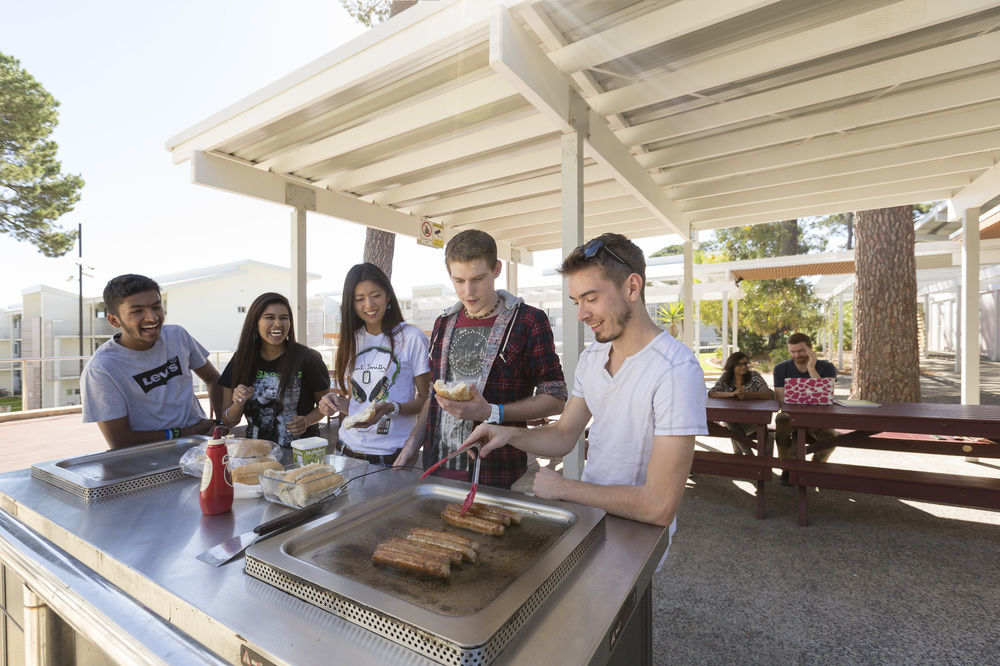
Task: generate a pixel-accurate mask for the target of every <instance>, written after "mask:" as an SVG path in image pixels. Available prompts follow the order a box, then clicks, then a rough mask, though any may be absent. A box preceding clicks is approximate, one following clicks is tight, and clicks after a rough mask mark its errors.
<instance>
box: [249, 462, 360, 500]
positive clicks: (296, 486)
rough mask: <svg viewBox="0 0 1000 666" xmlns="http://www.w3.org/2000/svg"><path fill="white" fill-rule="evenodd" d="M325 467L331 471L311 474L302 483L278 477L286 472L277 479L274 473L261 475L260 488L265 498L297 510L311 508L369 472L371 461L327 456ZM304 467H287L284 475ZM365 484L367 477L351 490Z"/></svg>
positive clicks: (351, 486)
mask: <svg viewBox="0 0 1000 666" xmlns="http://www.w3.org/2000/svg"><path fill="white" fill-rule="evenodd" d="M322 464H325V465H329V466H330V467H331V469H330V470H328V471H327V472H326V473H323V474H319V475H310V476H308V477H306V478H305V480H304V481H303V482H301V483H295V482H293V481H285V480H283V479H281V478H278V476H277V475H280V474H283V472H277V473H276V474H277V475H275V476H271V475H270V474H273V473H274V472H271V471H270V470H269V471H268V472H265V473H264V474H261V475H260V487H261V489H262V490H263V491H264V497H265V499H267V500H269V501H271V502H276V503H278V504H283V505H285V506H290V507H293V508H296V509H297V508H300V507H303V506H309V505H310V504H315V503H316V502H318V501H320V500H322V499H325V498H326V497H329V496H330V495H332V494H333V493H334V491H336V490H337V488H339V487H340V486H342V485H344V483H346V482H347V481H351V480H352V479H354V478H355V477H359V476H361V475H362V474H364V473H366V472H367V471H368V461H367V460H357V459H355V458H347V457H345V456H334V455H328V456H324V457H323V461H322ZM302 467H304V465H298V464H296V465H289V466H287V467H286V468H285V470H284V473H287V472H290V471H292V470H296V469H301V468H302ZM363 483H364V479H363V478H362V479H358V480H357V481H351V484H350V485H349V486H348V487H347V489H350V488H354V487H360V486H361V485H362V484H363Z"/></svg>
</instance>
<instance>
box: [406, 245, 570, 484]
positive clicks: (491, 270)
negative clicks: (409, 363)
mask: <svg viewBox="0 0 1000 666" xmlns="http://www.w3.org/2000/svg"><path fill="white" fill-rule="evenodd" d="M445 266H446V268H447V269H448V275H449V276H450V277H451V282H452V285H454V287H455V292H456V293H457V294H458V297H459V299H460V300H459V302H458V303H456V304H455V305H453V306H452V307H450V308H448V309H447V310H445V311H444V313H443V314H442V315H441V316H440V317H438V318H437V321H436V322H434V330H433V332H432V333H431V341H430V365H431V374H432V379H433V380H435V381H444V382H446V383H447V384H449V385H451V387H452V388H453V389H455V388H456V387H454V385H455V384H456V383H465V384H467V385H468V388H467V390H468V394H467V395H463V393H464V391H462V390H461V388H457V389H456V390H458V391H459V393H458V394H457V395H452V397H453V398H455V397H458V398H465V397H467V399H465V400H460V399H459V400H456V399H449V398H447V397H445V395H446V394H445V393H441V392H439V391H440V387H438V390H435V391H434V392H432V394H431V397H430V400H428V401H427V403H425V405H424V409H423V411H421V413H420V416H419V418H418V419H417V423H416V425H415V427H414V429H413V431H412V433H411V434H410V437H409V438H408V439H407V441H406V445H405V446H404V447H403V449H402V451H401V452H400V455H399V457H398V458H397V460H396V463H395V464H396V465H412V464H414V463H416V461H417V452H418V451H419V450H420V448H421V447H423V463H424V467H429V466H431V465H432V464H434V463H435V462H437V461H438V460H440V459H441V458H443V457H445V456H446V455H447V454H449V453H451V452H452V451H454V450H456V449H457V448H458V447H459V446H460V445H461V443H462V441H463V440H464V439H465V438H466V437H467V436H468V435H469V433H470V432H472V429H473V428H474V427H475V426H476V425H477V424H478V423H482V422H484V421H489V422H491V423H504V424H506V425H514V426H520V427H522V428H523V427H525V425H526V422H527V421H533V420H535V419H540V418H544V417H546V416H551V415H553V414H558V413H559V412H560V411H561V410H562V408H563V405H565V403H566V381H565V379H564V377H563V371H562V365H561V364H560V363H559V357H558V356H557V355H556V350H555V342H554V340H553V335H552V328H551V326H550V325H549V319H548V317H546V316H545V313H544V312H542V311H541V310H539V309H538V308H534V307H531V306H530V305H527V304H526V303H525V302H524V301H523V300H521V299H520V298H518V297H516V296H514V295H513V294H510V293H508V292H506V291H503V290H498V289H496V286H495V282H496V279H497V278H498V277H499V276H500V270H501V264H500V262H499V261H498V260H497V245H496V241H495V240H493V237H492V236H490V235H489V234H487V233H485V232H482V231H479V230H475V229H470V230H467V231H463V232H461V233H459V234H458V235H456V236H455V237H454V238H452V239H451V240H450V241H449V242H448V246H447V247H446V248H445ZM527 467H528V460H527V455H526V454H525V453H524V452H523V451H519V450H517V449H515V448H513V447H506V448H505V449H502V450H500V451H498V452H497V453H495V454H494V455H493V456H492V457H491V458H490V459H489V460H483V461H482V464H481V468H480V474H479V483H481V484H485V485H490V486H498V487H501V488H510V486H511V484H513V483H514V482H515V481H517V479H519V478H520V477H521V476H522V475H524V472H525V471H526V470H527ZM438 475H439V476H443V477H445V478H450V479H457V480H460V481H469V480H470V478H471V470H470V467H469V459H468V456H455V457H454V458H452V459H451V460H449V461H448V463H446V464H445V465H444V466H443V467H441V468H440V469H439V470H438Z"/></svg>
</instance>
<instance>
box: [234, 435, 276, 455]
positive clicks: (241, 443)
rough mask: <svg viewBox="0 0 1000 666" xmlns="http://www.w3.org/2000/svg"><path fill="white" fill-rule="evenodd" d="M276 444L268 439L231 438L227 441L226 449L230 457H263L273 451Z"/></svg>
mask: <svg viewBox="0 0 1000 666" xmlns="http://www.w3.org/2000/svg"><path fill="white" fill-rule="evenodd" d="M273 446H274V444H272V443H271V442H269V441H267V440H266V439H230V440H227V441H226V451H227V452H228V453H229V457H230V458H263V457H264V456H267V455H268V454H270V453H271V448H272V447H273Z"/></svg>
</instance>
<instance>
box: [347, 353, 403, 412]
mask: <svg viewBox="0 0 1000 666" xmlns="http://www.w3.org/2000/svg"><path fill="white" fill-rule="evenodd" d="M370 351H380V352H385V353H387V354H389V362H390V363H392V362H395V364H396V369H395V370H394V371H393V373H392V379H389V377H388V375H386V376H383V377H382V379H380V380H378V382H376V383H375V386H373V387H372V390H371V393H369V394H368V395H365V392H364V390H363V389H362V388H361V387H360V386H358V384H357V382H355V381H353V380H352V381H351V395H352V396H353V397H354V400H355V402H357V403H359V404H362V403H364V402H365V401H366V400H369V401H371V402H383V401H384V400H387V399H388V398H389V387H391V386H393V385H394V384H395V383H396V378H397V377H399V370H400V367H401V366H400V363H399V359H398V358H396V354H395V352H393V351H392V349H390V348H388V347H383V346H381V345H374V346H372V347H365V348H364V349H362V350H361V351H359V352H358V353H357V354H355V355H354V358H355V360H356V359H357V358H358V357H359V356H361V355H362V354H365V353H368V352H370Z"/></svg>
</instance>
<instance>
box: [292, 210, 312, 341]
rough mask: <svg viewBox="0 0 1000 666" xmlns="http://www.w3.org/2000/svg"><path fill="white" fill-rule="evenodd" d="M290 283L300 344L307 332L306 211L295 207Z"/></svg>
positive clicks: (293, 213)
mask: <svg viewBox="0 0 1000 666" xmlns="http://www.w3.org/2000/svg"><path fill="white" fill-rule="evenodd" d="M290 245H291V248H292V258H291V262H292V265H291V268H292V282H291V285H290V293H289V298H288V302H289V303H291V305H292V315H293V316H294V318H295V325H296V326H297V327H298V329H299V335H298V338H296V339H297V340H298V341H299V342H301V343H302V344H308V343H307V341H306V338H307V334H306V332H307V331H308V330H309V329H308V327H307V326H306V209H305V208H303V207H302V206H296V207H295V209H294V210H292V239H291V243H290Z"/></svg>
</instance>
